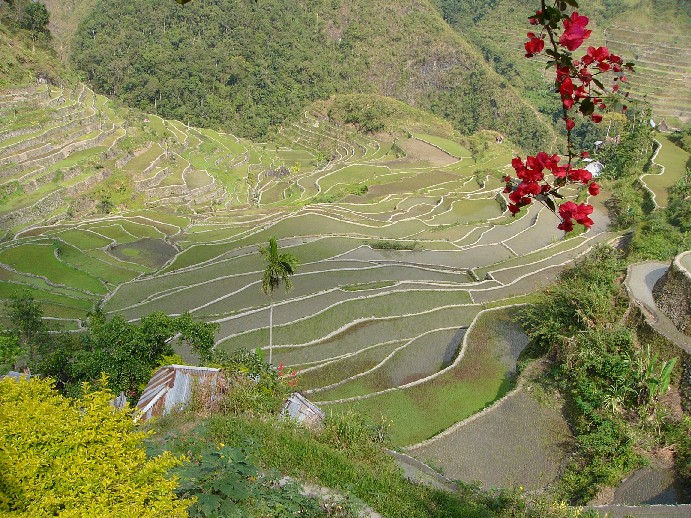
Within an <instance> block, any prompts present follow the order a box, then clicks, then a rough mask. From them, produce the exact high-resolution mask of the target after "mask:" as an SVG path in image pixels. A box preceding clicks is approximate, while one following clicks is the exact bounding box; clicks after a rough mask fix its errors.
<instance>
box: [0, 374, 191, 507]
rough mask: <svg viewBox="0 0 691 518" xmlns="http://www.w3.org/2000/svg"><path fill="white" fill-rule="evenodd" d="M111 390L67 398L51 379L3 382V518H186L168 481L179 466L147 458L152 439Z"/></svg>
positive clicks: (0, 502) (0, 398)
mask: <svg viewBox="0 0 691 518" xmlns="http://www.w3.org/2000/svg"><path fill="white" fill-rule="evenodd" d="M106 384H107V380H106V378H105V377H103V378H101V380H100V385H101V387H102V388H99V389H96V390H93V389H92V388H91V387H90V386H88V385H86V386H85V387H84V397H83V398H80V399H69V398H66V397H64V396H62V395H60V394H58V393H57V392H56V390H55V389H54V387H53V381H52V380H51V379H49V378H43V379H39V378H36V377H33V378H31V380H29V381H21V382H16V381H14V380H11V379H4V380H0V451H2V455H0V470H1V471H0V472H1V473H2V475H0V514H3V515H8V514H10V513H12V514H15V513H16V514H17V515H21V516H56V515H60V514H61V515H65V516H67V515H71V516H103V517H117V516H141V517H151V518H153V517H157V516H170V517H180V518H182V517H184V516H187V507H188V505H189V504H190V503H191V501H190V500H186V499H179V498H176V496H175V494H174V493H173V490H174V488H175V486H176V484H177V482H176V480H175V478H172V477H170V475H169V471H170V469H171V468H173V467H174V466H175V465H177V464H179V462H180V459H177V458H175V457H173V456H172V455H171V454H170V453H163V454H162V455H160V456H158V457H155V458H148V457H147V455H146V451H145V450H144V448H143V440H144V438H145V437H146V436H147V435H148V434H147V433H145V432H142V431H140V430H137V429H136V427H135V425H134V423H133V421H132V413H131V412H130V411H127V410H124V411H119V410H114V409H113V407H112V406H111V404H110V402H111V400H112V399H113V393H112V392H111V391H110V390H108V389H107V388H105V387H106Z"/></svg>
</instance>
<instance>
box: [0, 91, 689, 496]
mask: <svg viewBox="0 0 691 518" xmlns="http://www.w3.org/2000/svg"><path fill="white" fill-rule="evenodd" d="M363 102H366V98H363ZM380 102H386V103H388V106H389V107H390V117H389V119H388V120H387V121H386V131H385V130H383V129H382V131H379V132H375V133H369V134H365V133H361V132H358V131H356V129H355V128H354V127H353V126H352V125H347V124H344V123H342V122H341V121H339V119H338V113H337V108H335V107H334V106H335V105H336V104H337V103H338V101H337V100H331V101H329V102H320V103H316V104H314V105H313V106H312V107H311V108H310V109H309V110H308V111H306V112H305V114H304V116H303V117H302V119H301V121H300V122H299V123H296V124H292V125H289V126H287V127H284V128H282V129H281V130H280V131H279V132H278V133H277V134H276V135H275V137H274V140H272V141H270V142H265V143H256V142H251V141H249V140H245V139H239V138H236V137H234V136H233V135H231V134H227V133H220V132H217V131H213V130H210V129H199V128H195V127H191V126H188V125H186V124H184V123H182V122H179V121H173V120H164V119H162V118H159V117H158V116H155V115H142V114H140V113H139V112H136V111H132V110H128V109H125V108H123V107H121V106H117V105H116V104H114V103H113V102H112V101H109V100H107V99H106V98H105V97H102V96H100V95H97V94H95V93H94V92H92V91H91V90H90V89H89V88H88V87H87V86H85V85H83V84H78V86H77V87H75V88H70V87H67V88H58V87H55V86H49V85H38V86H31V87H27V88H25V89H21V90H16V91H12V92H6V93H4V94H3V95H2V97H0V117H1V118H2V120H3V127H5V128H7V129H5V130H3V132H2V134H0V181H1V182H2V184H1V187H2V189H3V193H4V194H3V199H2V205H0V221H2V227H3V229H4V240H3V241H2V243H0V266H1V267H0V276H1V280H0V297H1V298H4V299H7V298H9V297H10V296H11V294H12V293H14V292H16V291H17V290H18V289H22V290H28V292H29V293H30V294H31V295H32V296H33V297H34V298H35V299H36V300H38V301H40V304H41V308H42V310H43V312H44V318H45V319H46V320H47V321H48V322H49V323H50V326H51V328H52V329H54V330H68V331H74V332H77V331H79V330H80V329H82V328H83V325H84V323H85V321H86V317H87V314H88V313H89V312H90V311H92V309H93V308H94V307H95V306H96V305H102V308H103V310H104V311H105V313H106V314H107V315H111V316H113V315H121V316H123V317H125V318H126V319H128V320H132V321H137V320H138V319H140V318H142V317H144V316H146V315H149V314H151V313H153V312H156V311H162V312H164V313H166V314H168V315H181V314H183V313H186V312H189V313H190V314H191V315H192V316H193V317H194V318H196V319H200V320H203V321H206V322H214V323H217V324H218V325H219V328H218V332H217V335H216V348H218V349H220V350H225V351H229V352H231V351H235V350H237V349H240V348H245V349H249V350H252V349H255V348H264V349H266V348H267V344H268V339H269V338H268V336H269V328H268V322H269V317H268V311H269V300H268V298H267V297H266V295H264V294H263V293H262V291H261V275H262V261H261V257H260V255H259V252H258V247H259V246H260V245H263V244H265V243H266V242H267V240H268V239H269V237H271V236H275V237H276V238H277V240H278V243H279V246H280V247H281V249H282V250H283V251H289V252H290V253H292V254H293V255H295V256H296V257H297V258H298V259H299V261H300V267H299V269H298V271H297V273H296V274H295V275H294V276H293V277H292V279H293V282H294V289H293V290H292V291H291V292H290V293H287V294H286V293H284V292H283V291H282V290H278V291H277V292H276V294H275V301H276V302H275V309H274V317H273V319H274V320H273V323H274V327H273V344H274V346H273V358H274V364H276V365H278V364H279V363H282V364H284V365H285V366H286V367H287V368H289V369H295V370H298V371H299V373H300V374H299V378H300V390H301V391H302V392H303V393H304V394H305V395H306V396H307V397H309V398H310V400H311V401H314V402H315V403H316V404H317V405H319V406H320V407H321V408H322V409H324V410H326V411H327V412H329V411H333V412H346V411H348V410H356V411H358V412H362V413H364V414H365V415H367V416H369V417H370V418H372V419H374V420H381V419H383V420H384V421H386V422H389V423H391V425H390V430H389V431H390V435H391V438H392V442H393V445H395V446H399V447H407V446H411V445H413V447H412V448H411V449H410V450H409V452H410V453H411V454H412V455H415V456H417V457H418V458H420V459H421V460H425V461H428V462H430V463H433V465H435V466H437V467H439V468H440V469H445V470H446V471H447V472H448V473H450V474H456V473H457V470H458V468H459V466H460V465H461V464H459V458H457V457H455V456H454V455H453V454H452V455H449V454H448V452H450V451H456V452H458V451H460V450H458V446H457V444H456V445H454V441H458V440H459V437H462V435H457V434H456V432H454V430H455V428H451V427H453V426H454V425H455V424H457V423H459V422H461V421H463V420H465V419H467V418H468V417H470V416H473V415H475V414H477V413H478V412H480V411H482V410H483V409H486V408H488V407H490V406H491V405H492V404H493V403H494V402H496V401H497V400H499V399H501V398H502V397H504V396H505V395H507V394H509V393H510V391H511V390H512V389H513V388H514V387H515V381H516V362H517V360H518V356H519V354H520V352H521V350H522V349H523V347H525V345H526V343H527V337H526V336H525V335H524V334H523V332H522V331H521V330H520V327H519V326H518V325H517V324H515V323H512V322H511V320H512V315H513V314H514V313H515V310H516V308H517V307H519V306H520V305H522V304H525V303H528V302H530V301H531V300H532V299H531V297H532V294H533V293H534V292H535V291H536V290H538V289H539V288H541V287H544V286H546V285H547V284H549V283H550V282H551V281H553V280H554V279H555V278H556V276H557V274H558V273H559V272H560V270H561V269H562V268H563V267H564V266H565V265H569V264H572V262H573V261H574V260H575V259H576V258H578V257H580V256H583V255H584V254H586V253H587V252H588V251H590V250H591V249H592V248H593V247H594V246H596V245H597V244H599V243H610V244H616V243H617V242H618V240H619V239H620V237H621V236H620V234H618V233H616V232H611V231H608V230H607V227H608V223H609V220H608V216H607V211H606V209H605V208H604V206H603V204H602V202H601V201H600V200H599V199H598V200H595V201H594V203H595V207H596V211H595V213H594V215H593V219H594V221H595V224H594V225H593V227H592V228H591V229H590V230H588V231H586V232H583V233H580V234H579V233H577V232H576V233H572V234H570V235H568V236H565V235H564V234H563V232H561V231H559V230H557V229H556V218H555V215H554V214H553V213H552V212H550V211H549V210H548V209H547V208H545V207H542V206H541V205H539V204H533V205H531V206H530V207H529V208H528V209H527V210H522V211H521V213H520V214H518V216H517V217H515V218H514V217H511V215H510V214H509V213H508V211H507V210H506V200H505V198H504V194H502V190H503V187H504V183H503V180H502V178H503V176H504V175H505V174H506V171H507V170H508V169H509V168H510V161H511V159H512V157H513V156H515V155H516V154H517V152H518V149H517V147H516V146H515V145H514V144H512V143H511V142H510V141H509V140H508V139H506V138H503V137H502V138H500V137H501V136H500V135H499V134H498V133H496V132H490V131H486V132H482V133H480V134H479V135H478V136H477V138H478V139H479V140H480V142H481V143H482V146H481V149H480V151H478V150H477V149H476V150H474V151H473V152H471V151H470V150H469V149H467V148H466V147H465V146H464V144H463V140H462V139H459V138H458V136H457V135H456V134H455V133H454V132H453V131H452V130H451V128H450V127H449V126H448V125H447V124H446V123H444V122H443V121H441V120H439V119H436V118H434V117H432V116H430V115H428V114H423V113H422V112H420V113H418V112H416V111H415V110H413V109H412V108H409V107H406V106H404V105H402V104H398V103H397V102H395V101H391V100H386V101H384V100H381V101H380ZM668 145H669V146H671V144H669V143H668V142H665V143H664V146H663V148H662V149H663V152H664V151H666V147H667V146H668ZM686 158H688V157H686ZM663 159H664V155H662V154H660V155H659V158H658V160H663ZM680 162H681V161H680V159H679V157H675V158H674V160H671V161H670V162H669V163H668V166H667V169H665V170H664V175H665V176H667V175H674V178H672V179H667V178H665V179H664V180H663V181H661V180H660V179H659V178H657V177H650V176H648V177H646V179H645V182H646V184H647V186H648V188H650V189H651V190H653V191H655V189H659V198H658V199H666V197H665V196H666V194H665V193H666V187H667V186H668V185H670V184H672V183H674V182H675V181H676V179H677V178H679V177H681V175H682V174H683V171H682V169H681V165H679V163H680ZM658 185H659V187H657V186H658ZM571 195H572V196H573V197H575V196H577V192H576V191H572V192H571ZM603 197H604V196H601V197H600V198H603ZM123 205H124V206H127V207H129V208H127V209H124V210H123V209H121V208H119V207H120V206H123ZM85 213H88V214H89V215H88V216H86V217H85V216H83V214H85ZM183 354H184V355H185V356H186V359H187V360H189V361H192V362H193V361H195V358H194V357H192V356H189V351H183ZM511 401H512V403H507V404H506V405H504V406H502V407H498V409H497V410H496V412H501V411H507V412H509V416H508V417H507V419H514V420H515V419H516V416H517V415H520V413H521V412H526V411H529V412H531V413H533V412H534V413H535V414H536V417H535V419H539V420H541V421H540V422H541V423H543V426H541V427H540V428H541V433H543V434H547V436H546V437H543V439H541V440H545V441H548V442H549V441H550V440H552V438H556V439H555V440H559V441H566V442H568V441H569V440H570V439H569V432H568V430H567V429H566V427H565V424H564V421H563V420H562V419H561V417H559V415H558V411H557V410H555V409H541V410H540V409H539V405H536V403H535V401H534V400H532V399H531V398H530V397H527V396H526V393H525V392H524V391H523V392H521V393H520V394H519V396H518V397H517V398H516V399H513V400H511ZM516 402H522V403H520V404H522V405H523V406H520V405H519V406H518V407H516V409H514V410H511V409H513V408H514V407H513V406H511V405H514V404H516V405H518V404H519V403H516ZM526 405H527V406H526ZM502 409H504V410H502ZM507 409H509V410H507ZM526 409H530V410H526ZM536 409H537V410H536ZM496 415H501V414H496ZM519 421H521V423H523V425H525V419H523V420H520V419H519ZM480 423H481V421H478V426H488V425H484V424H482V425H480ZM512 423H514V421H512ZM514 424H516V423H514ZM523 425H521V424H520V423H518V424H516V426H517V427H518V430H519V431H518V432H516V433H519V434H520V433H523V436H526V437H527V435H525V430H523V432H521V431H520V430H522V429H521V426H523ZM489 426H491V429H492V433H499V436H500V437H505V435H502V433H513V430H514V429H513V428H511V427H510V426H509V425H507V426H508V428H506V430H505V431H499V432H497V428H501V427H502V425H499V424H497V423H494V424H492V425H489ZM445 430H447V432H445V434H442V436H439V438H435V439H433V441H432V442H431V443H428V442H427V440H428V439H430V438H433V437H435V436H437V434H440V433H441V432H444V431H445ZM487 430H489V428H483V429H482V430H481V431H479V432H478V431H476V432H473V430H472V428H462V429H459V432H458V433H459V434H464V433H470V434H472V433H477V434H479V435H477V437H481V436H484V434H485V433H486V432H487ZM507 430H508V431H507ZM528 435H529V434H528ZM477 437H476V438H475V439H474V440H477ZM498 440H499V441H501V439H498ZM423 441H425V442H423ZM524 447H525V448H530V447H529V446H524ZM527 451H528V450H515V451H514V452H513V453H510V452H509V453H507V454H506V455H508V457H505V458H509V459H512V460H511V462H512V463H513V466H514V467H516V466H517V465H519V464H520V462H521V459H525V454H526V452H527ZM459 455H460V454H459ZM511 455H514V456H515V457H512V456H511ZM563 455H564V454H563V452H559V451H555V452H551V453H549V455H548V456H549V460H548V461H547V465H541V463H544V462H545V459H544V458H542V457H541V458H540V459H533V460H534V462H535V463H537V467H536V468H535V471H534V472H533V475H534V476H535V480H532V481H530V482H529V484H532V487H534V488H539V487H541V486H542V485H545V484H547V483H549V482H550V481H551V478H553V477H554V476H556V474H557V471H558V467H559V466H560V465H562V463H563V462H564V457H563ZM473 462H480V463H482V460H479V461H473ZM531 462H532V460H531ZM517 463H518V464H517ZM472 466H473V464H472V463H471V464H468V465H466V466H465V467H466V468H467V469H466V471H462V472H458V475H459V476H463V477H466V476H472V475H473V472H472V469H474V468H473V467H472ZM497 469H504V468H497ZM495 471H496V470H495ZM511 476H512V475H511V472H509V471H507V472H506V475H505V478H503V479H497V480H499V482H500V483H511V482H513V480H512V479H511V478H510V477H511ZM545 477H547V478H545Z"/></svg>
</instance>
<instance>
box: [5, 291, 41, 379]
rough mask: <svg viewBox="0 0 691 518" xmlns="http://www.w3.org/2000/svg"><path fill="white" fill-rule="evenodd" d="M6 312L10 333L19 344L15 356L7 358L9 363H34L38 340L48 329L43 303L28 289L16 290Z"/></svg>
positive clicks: (7, 303) (6, 306) (6, 304)
mask: <svg viewBox="0 0 691 518" xmlns="http://www.w3.org/2000/svg"><path fill="white" fill-rule="evenodd" d="M5 313H6V314H7V316H8V317H9V319H10V324H11V327H10V328H9V329H8V334H9V335H10V336H13V337H15V341H16V343H17V345H18V348H16V354H14V355H13V358H12V359H10V358H8V359H7V360H8V363H12V364H13V365H15V366H16V365H20V364H21V365H20V366H23V365H25V364H31V363H33V362H34V361H35V360H36V350H37V347H38V342H39V341H40V340H41V339H42V337H43V335H44V334H45V331H46V329H45V324H44V323H43V320H42V319H41V318H42V317H43V310H42V309H41V305H40V304H39V303H38V302H37V301H36V300H34V297H33V296H32V295H31V293H30V292H29V291H28V290H27V291H23V292H16V293H13V294H12V296H11V297H10V300H8V301H7V302H6V303H5ZM10 360H11V361H10Z"/></svg>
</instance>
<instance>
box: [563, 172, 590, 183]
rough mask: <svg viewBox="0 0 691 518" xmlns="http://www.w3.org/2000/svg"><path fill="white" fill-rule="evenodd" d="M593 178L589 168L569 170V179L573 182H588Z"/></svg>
mask: <svg viewBox="0 0 691 518" xmlns="http://www.w3.org/2000/svg"><path fill="white" fill-rule="evenodd" d="M592 179H593V174H592V173H591V172H590V171H588V170H587V169H571V170H570V171H569V180H571V181H572V182H580V183H582V184H587V183H588V182H589V181H590V180H592Z"/></svg>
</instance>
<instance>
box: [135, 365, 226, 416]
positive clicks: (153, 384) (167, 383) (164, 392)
mask: <svg viewBox="0 0 691 518" xmlns="http://www.w3.org/2000/svg"><path fill="white" fill-rule="evenodd" d="M220 372H221V370H220V369H214V368H211V367H193V366H191V365H166V366H165V367H161V368H160V369H158V370H157V371H156V372H155V373H154V375H153V376H152V377H151V380H149V383H148V384H147V386H146V388H145V389H144V392H142V395H141V397H140V398H139V401H138V402H137V408H138V409H139V410H140V411H141V416H140V417H139V418H140V419H144V420H147V419H150V418H151V417H154V416H161V415H165V414H167V413H169V412H170V411H171V410H173V409H175V408H180V407H183V406H184V405H186V404H187V403H188V402H189V400H190V398H191V397H192V389H193V387H194V386H195V385H196V384H198V383H200V382H202V381H206V380H208V381H209V382H210V383H211V384H212V392H213V387H215V386H216V383H217V381H218V376H219V373H220Z"/></svg>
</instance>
